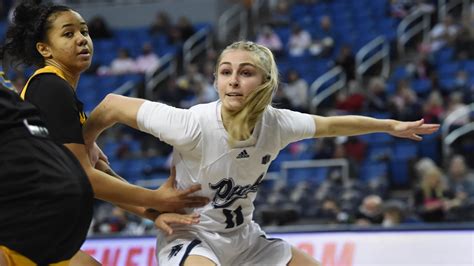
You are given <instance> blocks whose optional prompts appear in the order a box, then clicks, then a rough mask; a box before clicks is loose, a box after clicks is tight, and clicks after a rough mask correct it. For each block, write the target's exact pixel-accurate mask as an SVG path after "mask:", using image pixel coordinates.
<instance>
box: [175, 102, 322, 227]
mask: <svg viewBox="0 0 474 266" xmlns="http://www.w3.org/2000/svg"><path fill="white" fill-rule="evenodd" d="M220 108H221V107H220V102H213V103H209V104H201V105H197V106H194V107H192V108H191V109H190V111H191V112H193V114H194V118H195V119H198V121H199V125H200V128H201V132H200V137H199V141H198V144H197V145H196V148H195V149H194V150H192V151H180V149H179V147H175V150H174V164H175V165H176V176H177V182H178V187H179V188H186V187H189V186H190V185H192V184H197V183H199V184H201V185H202V191H200V192H198V193H197V194H199V195H203V196H206V197H209V198H210V200H211V202H210V203H209V204H208V205H206V206H204V207H202V208H198V209H194V210H189V211H190V212H197V213H200V215H201V222H200V223H199V224H198V225H193V226H192V227H196V229H204V230H207V231H215V232H229V231H233V230H236V229H238V228H239V227H240V226H241V225H243V224H246V223H249V222H250V221H251V220H252V214H253V211H254V205H253V201H254V199H255V197H256V194H257V189H258V186H259V184H260V183H261V182H262V180H263V178H264V177H265V174H266V173H267V170H268V167H269V165H270V163H271V161H273V160H274V159H275V158H276V156H277V155H278V152H279V151H280V150H281V149H282V148H284V147H285V146H286V145H287V144H288V143H290V142H293V141H296V140H300V139H303V138H308V137H312V136H314V120H313V119H312V118H311V116H310V115H307V114H301V113H297V112H292V111H289V110H279V109H275V108H273V107H270V106H269V107H268V108H267V109H266V111H265V112H264V114H263V117H262V119H261V120H260V121H259V122H258V124H257V125H256V128H255V129H254V131H253V135H252V136H251V138H249V140H246V141H241V142H238V143H236V145H234V146H235V147H233V148H231V147H230V146H229V143H228V135H227V132H226V131H225V129H224V126H223V124H222V121H221V116H220ZM281 116H286V117H285V119H284V120H285V121H284V124H285V125H286V126H284V127H282V126H281V125H282V119H281ZM289 127H299V128H292V129H291V130H288V129H287V128H289ZM288 131H290V132H288ZM180 227H181V226H178V227H177V228H176V229H177V230H179V229H181V228H180ZM185 228H186V230H189V229H191V228H190V227H188V226H186V227H185ZM183 229H184V228H183Z"/></svg>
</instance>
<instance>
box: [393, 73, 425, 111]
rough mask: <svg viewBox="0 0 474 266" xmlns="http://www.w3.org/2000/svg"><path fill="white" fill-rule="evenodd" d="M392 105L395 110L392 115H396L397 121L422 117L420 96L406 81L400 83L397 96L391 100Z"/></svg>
mask: <svg viewBox="0 0 474 266" xmlns="http://www.w3.org/2000/svg"><path fill="white" fill-rule="evenodd" d="M390 105H391V106H392V108H393V111H392V113H393V114H394V115H395V119H401V120H407V119H408V120H409V119H412V118H413V117H420V116H421V106H420V104H419V102H418V96H417V95H416V92H415V91H414V90H413V89H412V88H411V86H410V84H409V83H408V81H406V80H404V79H402V80H400V81H399V82H398V84H397V90H396V92H395V95H394V96H393V97H391V98H390Z"/></svg>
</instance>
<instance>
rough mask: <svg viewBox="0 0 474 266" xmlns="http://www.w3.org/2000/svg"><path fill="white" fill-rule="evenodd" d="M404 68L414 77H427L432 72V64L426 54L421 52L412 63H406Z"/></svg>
mask: <svg viewBox="0 0 474 266" xmlns="http://www.w3.org/2000/svg"><path fill="white" fill-rule="evenodd" d="M406 70H407V72H408V73H409V74H410V76H412V77H414V78H417V79H429V78H430V77H431V74H432V73H433V65H432V64H431V63H430V61H429V60H428V56H427V54H425V53H421V54H420V55H419V56H417V57H416V59H415V61H414V62H413V63H409V64H408V65H407V67H406Z"/></svg>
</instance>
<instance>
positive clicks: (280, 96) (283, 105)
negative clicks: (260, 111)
mask: <svg viewBox="0 0 474 266" xmlns="http://www.w3.org/2000/svg"><path fill="white" fill-rule="evenodd" d="M283 90H284V87H283V86H282V85H281V84H280V85H279V87H278V89H277V90H276V91H275V96H273V100H272V104H273V106H275V107H276V108H280V109H291V108H292V106H291V102H290V99H288V97H287V96H286V94H285V92H284V91H283Z"/></svg>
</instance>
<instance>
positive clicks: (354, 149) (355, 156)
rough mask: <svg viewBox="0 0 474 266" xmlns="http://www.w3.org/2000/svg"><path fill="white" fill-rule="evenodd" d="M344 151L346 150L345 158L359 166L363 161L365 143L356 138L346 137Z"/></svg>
mask: <svg viewBox="0 0 474 266" xmlns="http://www.w3.org/2000/svg"><path fill="white" fill-rule="evenodd" d="M344 149H345V150H346V154H347V157H348V158H349V159H350V160H353V161H354V162H356V163H357V164H361V163H362V161H363V160H364V159H365V154H366V152H367V143H366V142H364V141H362V140H361V139H360V138H358V137H355V136H351V137H348V138H347V141H346V142H345V143H344Z"/></svg>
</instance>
